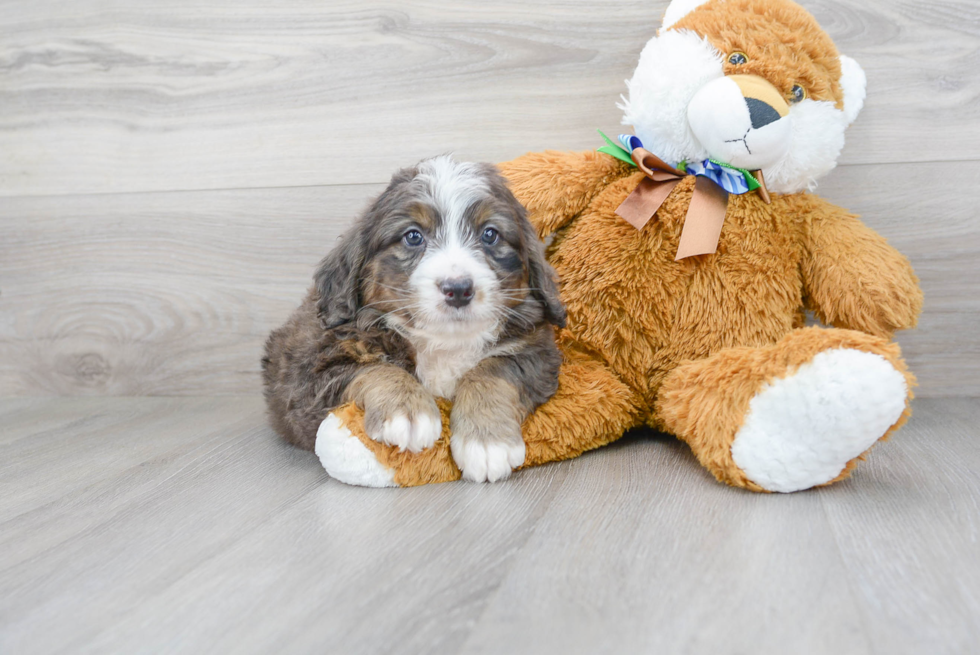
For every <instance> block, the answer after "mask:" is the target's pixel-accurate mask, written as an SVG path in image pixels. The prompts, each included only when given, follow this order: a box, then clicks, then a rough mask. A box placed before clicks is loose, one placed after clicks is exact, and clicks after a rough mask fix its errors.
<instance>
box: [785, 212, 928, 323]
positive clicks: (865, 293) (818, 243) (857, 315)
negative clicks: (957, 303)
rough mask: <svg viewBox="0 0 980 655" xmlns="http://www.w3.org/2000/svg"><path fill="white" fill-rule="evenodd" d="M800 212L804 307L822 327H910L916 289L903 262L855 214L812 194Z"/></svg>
mask: <svg viewBox="0 0 980 655" xmlns="http://www.w3.org/2000/svg"><path fill="white" fill-rule="evenodd" d="M797 200H798V201H800V202H802V203H804V205H805V206H804V207H800V208H797V211H800V210H802V211H801V214H802V215H805V229H804V234H805V237H804V242H805V243H804V246H805V247H804V254H803V262H802V273H803V278H804V285H805V295H806V306H807V309H811V310H812V311H813V312H814V313H815V314H816V315H817V317H818V318H819V319H820V320H821V321H823V322H824V323H826V324H828V325H833V326H835V327H840V328H847V329H853V330H860V331H862V332H866V333H868V334H874V335H878V336H884V337H889V336H891V334H892V333H893V332H895V331H896V330H904V329H907V328H911V327H914V326H915V324H916V321H917V320H918V317H919V313H920V312H921V311H922V290H921V289H920V288H919V280H918V278H917V277H916V275H915V272H914V271H913V270H912V265H911V264H910V263H909V260H908V259H907V258H906V257H905V256H904V255H902V254H901V253H900V252H898V251H897V250H895V249H894V248H892V247H891V246H890V245H888V242H887V241H885V239H884V237H882V236H881V235H880V234H878V233H877V232H875V231H874V230H872V229H871V228H869V227H868V226H866V225H865V224H864V223H862V222H861V221H860V220H859V219H858V217H857V216H854V215H853V214H850V213H848V212H847V211H845V210H843V209H841V208H840V207H837V206H835V205H832V204H830V203H829V202H827V201H825V200H823V199H821V198H819V197H817V196H812V195H801V196H797Z"/></svg>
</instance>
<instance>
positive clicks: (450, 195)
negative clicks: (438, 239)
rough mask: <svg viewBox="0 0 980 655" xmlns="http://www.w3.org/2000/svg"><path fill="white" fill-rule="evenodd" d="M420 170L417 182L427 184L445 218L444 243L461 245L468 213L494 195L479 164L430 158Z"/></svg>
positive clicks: (448, 158)
mask: <svg viewBox="0 0 980 655" xmlns="http://www.w3.org/2000/svg"><path fill="white" fill-rule="evenodd" d="M418 169H419V174H418V176H417V177H416V179H417V180H419V181H421V182H422V183H423V184H425V185H426V190H427V191H428V194H429V198H430V199H431V200H432V202H433V204H434V205H435V207H436V209H437V210H438V211H439V214H440V215H441V217H442V230H443V232H444V234H443V238H444V240H445V241H446V242H447V243H448V242H451V241H455V242H456V243H460V242H461V240H462V234H463V229H462V228H463V221H464V219H465V216H466V210H467V209H469V208H470V207H471V206H472V205H473V203H475V202H477V201H479V200H482V199H483V198H486V197H487V196H488V195H490V187H489V185H488V184H487V180H486V179H485V178H484V177H483V175H481V174H480V170H479V168H478V167H477V166H476V165H475V164H471V163H469V162H458V161H456V160H454V159H453V158H452V157H450V156H448V155H443V156H441V157H434V158H432V159H427V160H425V161H423V162H422V163H421V164H419V167H418Z"/></svg>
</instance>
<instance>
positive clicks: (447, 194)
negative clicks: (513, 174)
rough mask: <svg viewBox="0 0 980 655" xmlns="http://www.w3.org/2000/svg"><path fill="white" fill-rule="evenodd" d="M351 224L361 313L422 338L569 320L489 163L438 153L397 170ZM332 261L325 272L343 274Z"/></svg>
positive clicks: (537, 247) (349, 240)
mask: <svg viewBox="0 0 980 655" xmlns="http://www.w3.org/2000/svg"><path fill="white" fill-rule="evenodd" d="M354 232H356V234H349V235H348V236H347V237H346V238H345V244H344V245H343V246H342V247H341V249H344V248H346V249H359V250H360V252H359V253H358V255H355V256H354V257H353V258H352V259H355V260H357V259H359V260H360V266H359V269H360V270H359V274H358V275H356V278H357V281H356V300H355V301H354V305H355V306H354V313H355V314H359V313H364V314H365V315H366V316H370V317H372V320H376V321H382V320H383V321H385V322H386V323H387V324H388V325H390V326H392V327H395V328H396V329H401V330H403V331H406V332H409V333H411V334H415V335H417V336H423V337H454V336H458V337H467V336H471V335H475V334H486V333H488V332H489V333H491V334H493V333H496V332H498V331H499V330H500V329H502V328H503V327H504V326H505V325H508V324H526V327H527V328H530V327H532V326H533V325H535V324H537V323H540V322H541V321H542V320H545V319H546V320H550V321H552V322H554V323H558V324H560V323H562V322H563V320H564V310H563V309H562V307H561V304H560V302H559V301H558V299H557V290H556V289H555V286H554V281H553V277H552V271H551V269H550V267H549V266H548V265H547V263H545V261H544V257H543V250H542V246H541V243H540V241H539V240H538V239H537V237H536V235H535V234H534V231H533V228H531V226H530V224H529V223H528V221H527V218H526V215H525V212H524V208H523V207H522V206H521V205H520V204H519V203H518V202H517V200H516V199H515V198H514V197H513V195H512V194H511V193H510V191H509V190H508V189H507V187H506V185H505V183H504V181H503V179H502V178H501V177H500V176H499V174H498V173H497V172H496V170H495V169H494V168H493V167H492V166H489V165H485V164H470V163H460V162H456V161H454V160H453V159H452V158H450V157H437V158H434V159H429V160H426V161H423V162H422V163H420V164H419V165H418V166H417V167H415V168H414V169H406V170H403V171H400V172H399V173H397V174H396V175H395V177H394V178H393V179H392V182H391V184H390V185H389V187H388V189H387V190H386V191H385V192H384V193H383V194H382V195H381V196H380V197H379V198H378V199H377V200H376V201H375V203H374V204H373V205H372V207H371V209H370V210H369V211H368V212H367V214H365V216H364V217H363V218H362V220H361V221H360V222H359V224H358V225H357V226H355V229H354ZM330 260H331V258H330V257H328V259H327V260H325V262H324V266H323V267H322V268H321V273H322V274H323V275H326V276H327V277H330V276H340V275H342V272H341V271H338V270H333V269H332V268H331V267H330V265H329V262H330ZM355 263H356V262H355ZM318 286H320V284H319V279H318ZM327 286H331V285H329V284H328V285H327ZM334 286H336V285H334ZM328 291H329V289H328ZM334 291H336V289H335V290H334ZM328 310H329V307H328ZM328 313H329V312H328ZM322 315H323V311H322V307H321V316H322ZM334 318H337V317H334ZM328 322H329V321H328Z"/></svg>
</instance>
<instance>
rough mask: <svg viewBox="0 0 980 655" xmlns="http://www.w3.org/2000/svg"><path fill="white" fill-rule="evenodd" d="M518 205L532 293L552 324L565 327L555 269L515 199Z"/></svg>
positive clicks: (563, 310)
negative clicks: (546, 257)
mask: <svg viewBox="0 0 980 655" xmlns="http://www.w3.org/2000/svg"><path fill="white" fill-rule="evenodd" d="M514 204H515V205H517V208H518V215H519V217H520V224H521V226H522V232H523V234H524V251H525V252H526V253H527V279H528V286H529V287H530V288H531V289H532V291H531V295H532V296H534V297H535V298H537V299H538V300H539V301H540V302H541V304H542V306H543V307H544V317H545V319H547V321H548V322H549V323H551V324H552V325H557V326H558V327H565V305H564V304H563V303H562V301H561V298H559V297H558V284H557V282H556V279H557V275H556V274H555V269H553V268H551V264H549V263H548V260H547V259H545V256H544V244H543V243H541V240H540V239H539V238H538V235H537V233H536V232H535V231H534V227H533V226H532V225H531V222H530V221H529V220H528V219H527V212H526V210H525V209H524V206H523V205H521V204H520V203H519V202H517V199H516V198H515V199H514Z"/></svg>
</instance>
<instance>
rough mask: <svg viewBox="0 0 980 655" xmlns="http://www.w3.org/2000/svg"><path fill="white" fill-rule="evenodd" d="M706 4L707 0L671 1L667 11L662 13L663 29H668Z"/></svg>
mask: <svg viewBox="0 0 980 655" xmlns="http://www.w3.org/2000/svg"><path fill="white" fill-rule="evenodd" d="M706 2H708V0H673V2H671V3H670V6H668V7H667V11H666V12H664V26H663V29H665V30H666V29H669V28H671V27H673V26H674V23H676V22H677V21H679V20H680V19H682V18H684V17H685V16H687V15H688V14H689V13H691V12H692V11H694V10H695V9H697V8H698V7H700V6H701V5H703V4H704V3H706Z"/></svg>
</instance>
